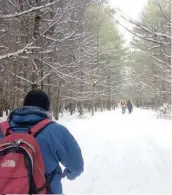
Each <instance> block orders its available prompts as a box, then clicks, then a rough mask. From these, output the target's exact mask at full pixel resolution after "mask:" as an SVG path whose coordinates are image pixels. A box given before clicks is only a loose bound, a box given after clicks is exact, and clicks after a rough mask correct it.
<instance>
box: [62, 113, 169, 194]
mask: <svg viewBox="0 0 172 195" xmlns="http://www.w3.org/2000/svg"><path fill="white" fill-rule="evenodd" d="M60 123H61V124H63V125H65V126H67V127H68V128H69V130H70V131H71V133H72V134H73V135H74V137H75V138H76V140H77V141H78V143H79V145H80V147H81V149H82V153H83V157H84V161H85V170H84V173H83V174H82V175H81V176H80V177H78V178H77V179H76V180H74V181H69V180H67V179H64V180H63V181H62V183H63V188H64V193H65V194H67V193H70V194H81V193H82V194H86V193H88V194H93V193H95V194H98V193H99V194H100V193H103V194H104V193H106V194H108V193H110V194H112V193H113V194H114V193H118V194H119V193H157V194H160V193H164V194H169V193H171V192H172V187H171V169H170V166H171V151H172V130H171V126H172V121H169V120H157V119H156V114H155V113H154V112H153V111H149V110H141V109H135V110H134V112H133V113H132V114H131V115H128V113H126V114H125V115H122V114H121V111H120V110H119V109H117V110H115V111H106V112H102V113H101V112H98V113H96V115H95V116H94V117H91V116H90V115H89V114H87V115H86V118H84V119H79V118H77V117H76V115H74V116H70V115H69V114H66V113H65V114H64V117H63V118H61V119H60Z"/></svg>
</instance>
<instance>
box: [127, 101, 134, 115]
mask: <svg viewBox="0 0 172 195" xmlns="http://www.w3.org/2000/svg"><path fill="white" fill-rule="evenodd" d="M127 108H128V112H129V114H130V113H131V112H132V111H133V104H132V103H131V101H130V100H128V103H127Z"/></svg>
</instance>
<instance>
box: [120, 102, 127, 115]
mask: <svg viewBox="0 0 172 195" xmlns="http://www.w3.org/2000/svg"><path fill="white" fill-rule="evenodd" d="M120 106H121V109H122V113H123V114H124V113H125V111H126V108H127V103H126V101H125V100H124V98H122V100H121V101H120Z"/></svg>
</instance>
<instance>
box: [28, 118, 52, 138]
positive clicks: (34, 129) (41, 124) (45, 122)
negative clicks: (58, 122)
mask: <svg viewBox="0 0 172 195" xmlns="http://www.w3.org/2000/svg"><path fill="white" fill-rule="evenodd" d="M52 123H54V122H53V121H52V120H50V119H44V120H42V121H40V122H38V123H37V124H36V125H34V126H33V127H32V128H30V130H29V131H28V133H30V134H31V135H32V136H34V137H36V136H37V135H38V134H39V133H40V132H41V131H42V130H43V129H44V128H45V127H47V126H48V125H49V124H52Z"/></svg>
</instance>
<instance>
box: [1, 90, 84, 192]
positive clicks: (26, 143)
mask: <svg viewBox="0 0 172 195" xmlns="http://www.w3.org/2000/svg"><path fill="white" fill-rule="evenodd" d="M49 109H50V101H49V98H48V96H47V94H46V93H44V92H43V91H41V90H32V91H30V92H29V93H28V94H27V96H26V97H25V100H24V106H23V107H22V108H18V109H16V110H14V111H12V112H11V114H10V116H9V118H8V121H6V122H3V123H0V132H1V133H0V194H46V193H49V194H50V193H52V194H62V193H63V190H62V184H61V179H62V178H63V177H67V178H68V179H69V180H74V179H75V178H76V177H77V176H79V175H80V174H81V173H82V172H83V165H84V162H83V158H82V153H81V150H80V147H79V145H78V144H77V142H76V140H75V139H74V137H73V136H72V135H71V134H70V132H69V131H68V130H67V129H66V128H65V127H64V126H62V125H60V124H57V123H55V122H53V121H51V119H49V114H48V112H49ZM34 137H35V138H34ZM59 163H62V165H63V166H64V167H65V169H64V171H62V169H61V167H60V165H59Z"/></svg>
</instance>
